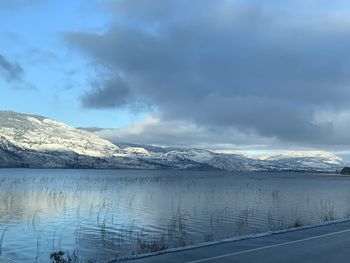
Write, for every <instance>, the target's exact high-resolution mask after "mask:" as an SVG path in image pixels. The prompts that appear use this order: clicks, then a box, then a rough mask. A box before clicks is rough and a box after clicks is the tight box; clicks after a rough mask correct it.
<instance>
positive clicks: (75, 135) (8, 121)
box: [0, 111, 344, 171]
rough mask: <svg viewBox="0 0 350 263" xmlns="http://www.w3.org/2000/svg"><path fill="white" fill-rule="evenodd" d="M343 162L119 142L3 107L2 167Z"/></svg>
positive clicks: (331, 166) (315, 166)
mask: <svg viewBox="0 0 350 263" xmlns="http://www.w3.org/2000/svg"><path fill="white" fill-rule="evenodd" d="M343 165H344V163H343V161H342V159H341V158H339V157H338V156H336V155H334V154H332V153H328V152H320V151H318V152H310V151H309V152H307V151H304V152H284V153H281V154H279V155H274V156H269V157H265V158H253V157H251V156H249V155H245V154H243V153H239V152H227V153H220V152H213V151H209V150H204V149H191V148H176V147H171V148H167V147H159V146H150V145H137V144H125V143H123V144H119V146H117V144H113V143H111V142H109V141H107V140H104V139H102V138H100V137H98V136H96V135H95V134H93V133H91V132H89V131H86V130H82V129H75V128H73V127H70V126H68V125H66V124H64V123H61V122H58V121H54V120H51V119H48V118H45V117H41V116H34V115H26V114H20V113H15V112H9V111H0V167H33V168H109V169H118V168H127V169H197V170H199V169H206V170H208V169H219V170H227V171H288V170H299V171H300V170H302V171H335V170H339V169H340V168H341V167H342V166H343Z"/></svg>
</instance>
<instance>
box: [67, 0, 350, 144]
mask: <svg viewBox="0 0 350 263" xmlns="http://www.w3.org/2000/svg"><path fill="white" fill-rule="evenodd" d="M273 2H274V1H267V2H266V4H265V5H262V4H258V2H255V1H242V2H241V3H239V2H234V1H228V0H215V1H214V0H201V1H199V0H198V1H196V0H195V1H190V2H189V1H183V0H179V1H171V0H162V1H151V2H150V1H145V0H140V1H127V0H120V1H107V4H106V7H107V8H108V10H109V12H112V13H113V14H115V21H114V22H113V23H112V25H111V26H110V28H109V30H108V31H106V32H105V33H103V34H96V33H87V32H70V33H67V34H66V39H67V41H68V43H70V44H71V45H72V46H74V47H76V48H78V49H79V50H80V51H81V52H83V53H84V54H85V55H87V56H89V57H90V58H91V60H92V61H93V62H94V63H95V64H96V65H99V66H103V67H106V68H107V69H108V70H109V71H110V73H111V75H112V77H111V78H110V79H109V80H108V81H105V80H104V81H101V82H99V83H100V85H98V86H96V85H94V86H93V87H92V89H91V90H90V91H87V93H86V94H85V95H84V96H83V104H84V105H85V106H86V107H92V108H103V107H125V106H129V105H132V104H134V103H138V102H139V100H140V98H142V100H143V101H144V102H146V103H148V104H149V105H151V106H154V107H155V108H157V109H158V114H159V116H160V119H161V120H163V121H187V122H190V123H194V124H196V125H200V126H201V127H204V128H205V129H209V130H210V129H213V128H215V129H218V128H219V129H224V130H225V129H226V130H227V131H229V130H230V129H237V130H239V132H241V133H248V132H249V131H254V133H255V134H258V135H259V136H263V137H266V138H277V139H278V140H280V141H288V142H298V143H301V144H303V143H310V144H349V141H350V134H349V135H345V134H343V133H341V136H336V135H339V134H340V130H339V129H343V128H344V126H346V127H347V128H350V123H349V120H350V119H349V118H348V117H344V118H343V119H342V120H339V118H335V117H334V116H337V115H339V114H342V116H348V115H347V114H348V113H349V112H350V104H349V99H348V98H349V96H350V88H349V85H350V74H349V71H350V29H349V28H348V26H347V25H348V22H347V21H348V18H347V17H346V15H342V14H341V13H340V12H338V11H339V10H337V8H332V9H329V11H327V8H324V6H322V8H319V9H317V6H316V5H315V3H316V2H315V1H304V3H307V6H308V7H310V6H312V5H313V4H314V5H315V9H313V10H309V11H301V10H305V9H302V8H300V7H306V4H303V1H286V5H284V6H283V7H282V6H281V5H276V7H274V5H273ZM337 3H339V7H342V8H343V7H344V4H345V2H343V1H339V2H335V4H337ZM340 4H341V5H340ZM131 94H132V96H131ZM329 116H333V117H331V118H329ZM341 121H345V122H346V123H347V124H346V125H340V122H341Z"/></svg>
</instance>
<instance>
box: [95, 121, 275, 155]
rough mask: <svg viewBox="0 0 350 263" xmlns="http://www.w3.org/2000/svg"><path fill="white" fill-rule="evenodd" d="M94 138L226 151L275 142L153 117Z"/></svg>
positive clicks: (256, 136) (186, 122) (103, 130)
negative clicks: (227, 149)
mask: <svg viewBox="0 0 350 263" xmlns="http://www.w3.org/2000/svg"><path fill="white" fill-rule="evenodd" d="M95 133H96V134H97V135H99V136H101V137H103V138H106V139H108V140H110V141H113V142H116V143H118V142H119V143H120V142H124V143H125V142H126V143H138V144H156V145H164V146H191V147H202V148H208V147H210V148H214V149H218V148H220V149H226V148H231V149H232V147H234V148H237V147H243V148H245V147H244V145H249V147H254V148H255V149H256V148H261V147H265V146H267V145H268V144H269V145H271V144H274V145H277V140H276V139H267V138H263V137H259V136H258V135H257V134H254V132H252V131H251V132H249V133H248V134H247V133H241V132H239V131H238V130H236V129H233V128H231V129H229V130H225V131H224V130H221V129H215V128H211V129H207V128H206V127H202V126H199V125H197V124H195V123H191V122H188V121H164V120H161V119H159V118H158V117H157V116H150V117H146V118H145V119H143V120H141V121H138V122H136V123H132V124H129V125H127V126H125V127H122V128H118V129H100V130H98V131H96V132H95Z"/></svg>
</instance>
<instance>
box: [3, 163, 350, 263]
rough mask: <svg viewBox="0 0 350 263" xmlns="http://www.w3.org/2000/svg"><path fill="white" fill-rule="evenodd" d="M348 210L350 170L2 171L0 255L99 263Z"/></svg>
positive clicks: (316, 220) (26, 259) (315, 219)
mask: <svg viewBox="0 0 350 263" xmlns="http://www.w3.org/2000/svg"><path fill="white" fill-rule="evenodd" d="M347 217H350V177H349V176H340V175H330V174H309V173H267V172H264V173H260V172H255V173H232V172H221V171H173V170H160V171H139V170H136V171H135V170H115V171H109V170H31V169H0V248H1V250H0V251H1V255H2V256H4V257H7V258H11V259H13V260H15V261H17V262H24V263H26V262H49V260H50V259H49V255H50V253H52V252H53V251H58V250H62V251H65V252H66V251H69V253H73V252H74V253H75V254H76V255H78V257H79V258H80V259H83V260H86V259H93V260H96V262H103V261H104V260H107V259H111V258H115V257H120V256H125V255H131V254H138V253H147V252H151V251H155V250H159V249H164V248H167V247H169V248H170V247H181V246H186V245H191V244H198V243H203V242H207V241H212V240H220V239H223V238H226V237H233V236H239V235H245V234H251V233H258V232H266V231H271V230H272V231H273V230H280V229H284V228H288V227H292V226H300V225H308V224H316V223H320V222H322V221H327V220H332V219H340V218H347Z"/></svg>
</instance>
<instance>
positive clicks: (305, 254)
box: [128, 221, 350, 263]
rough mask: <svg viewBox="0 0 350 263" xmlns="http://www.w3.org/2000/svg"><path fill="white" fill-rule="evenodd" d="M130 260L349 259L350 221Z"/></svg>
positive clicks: (297, 262)
mask: <svg viewBox="0 0 350 263" xmlns="http://www.w3.org/2000/svg"><path fill="white" fill-rule="evenodd" d="M128 262H130V263H160V262H166V263H180V262H182V263H201V262H206V263H214V262H215V263H216V262H218V263H228V262H230V263H231V262H232V263H249V262H259V263H265V262H267V263H281V262H288V263H306V262H317V263H329V262H334V263H337V262H350V221H347V222H343V223H337V224H332V225H326V226H319V227H315V228H309V229H302V230H297V231H292V232H287V233H281V234H274V235H271V236H264V237H259V238H253V239H246V240H240V241H234V242H228V243H223V244H218V245H212V246H206V247H201V248H196V249H190V250H184V251H179V252H173V253H166V254H162V255H158V256H152V257H146V258H142V259H136V260H129V261H128Z"/></svg>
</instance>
